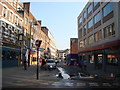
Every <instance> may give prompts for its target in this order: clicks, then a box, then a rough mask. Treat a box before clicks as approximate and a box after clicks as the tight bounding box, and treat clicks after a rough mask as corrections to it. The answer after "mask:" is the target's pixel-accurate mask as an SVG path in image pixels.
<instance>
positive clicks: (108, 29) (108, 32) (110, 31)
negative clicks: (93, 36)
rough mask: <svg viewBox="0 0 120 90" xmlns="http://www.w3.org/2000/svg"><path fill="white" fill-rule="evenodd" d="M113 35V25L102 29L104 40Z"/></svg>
mask: <svg viewBox="0 0 120 90" xmlns="http://www.w3.org/2000/svg"><path fill="white" fill-rule="evenodd" d="M114 34H115V29H114V24H111V25H109V26H107V27H105V28H104V38H107V37H110V36H112V35H114Z"/></svg>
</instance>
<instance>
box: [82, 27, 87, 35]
mask: <svg viewBox="0 0 120 90" xmlns="http://www.w3.org/2000/svg"><path fill="white" fill-rule="evenodd" d="M86 29H87V27H86V25H85V26H84V27H83V32H84V35H86Z"/></svg>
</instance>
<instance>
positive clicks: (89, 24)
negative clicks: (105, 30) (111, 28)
mask: <svg viewBox="0 0 120 90" xmlns="http://www.w3.org/2000/svg"><path fill="white" fill-rule="evenodd" d="M92 26H93V19H91V20H90V21H89V22H88V29H89V28H91V27H92Z"/></svg>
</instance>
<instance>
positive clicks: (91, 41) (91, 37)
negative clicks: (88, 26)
mask: <svg viewBox="0 0 120 90" xmlns="http://www.w3.org/2000/svg"><path fill="white" fill-rule="evenodd" d="M93 42H94V36H93V35H91V36H89V37H88V44H92V43H93Z"/></svg>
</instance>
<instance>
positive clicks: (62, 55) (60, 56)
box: [57, 49, 70, 59]
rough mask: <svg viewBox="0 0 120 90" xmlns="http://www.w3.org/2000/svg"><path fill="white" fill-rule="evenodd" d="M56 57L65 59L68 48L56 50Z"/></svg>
mask: <svg viewBox="0 0 120 90" xmlns="http://www.w3.org/2000/svg"><path fill="white" fill-rule="evenodd" d="M57 52H58V58H59V59H65V58H66V56H67V55H68V54H70V49H65V50H58V51H57Z"/></svg>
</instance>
